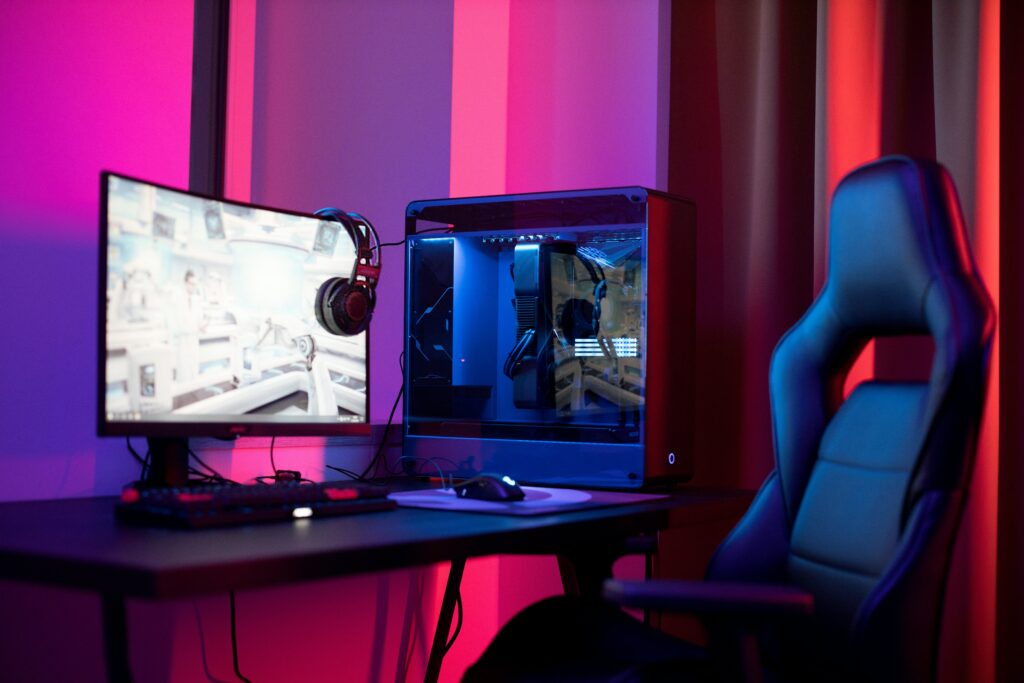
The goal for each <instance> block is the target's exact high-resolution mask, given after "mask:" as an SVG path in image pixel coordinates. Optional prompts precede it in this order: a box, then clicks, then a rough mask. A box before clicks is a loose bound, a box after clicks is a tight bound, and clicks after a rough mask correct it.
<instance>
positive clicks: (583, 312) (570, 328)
mask: <svg viewBox="0 0 1024 683" xmlns="http://www.w3.org/2000/svg"><path fill="white" fill-rule="evenodd" d="M559 246H561V245H559ZM560 253H571V254H572V255H573V256H575V257H576V259H577V260H578V261H579V262H580V263H582V264H583V266H584V267H585V268H586V269H587V273H588V274H589V275H590V280H591V282H593V283H594V303H590V302H589V301H587V300H586V299H577V298H572V299H569V300H568V301H566V302H565V303H564V304H563V305H562V313H561V314H560V315H559V317H558V326H559V327H560V328H562V334H564V335H565V338H566V341H568V342H569V344H575V343H576V340H577V339H581V338H587V337H596V336H597V334H598V332H600V331H601V300H602V299H604V298H605V297H606V296H607V295H608V281H607V280H606V279H605V275H604V268H602V267H601V264H600V263H598V262H597V261H594V260H592V259H591V258H589V257H588V256H587V255H586V254H582V253H580V252H579V251H577V250H576V248H575V245H572V249H571V251H568V252H566V251H564V249H563V250H560ZM510 272H511V273H512V279H513V280H515V277H516V275H515V266H514V265H513V266H512V267H511V268H510ZM512 303H513V306H514V305H515V300H514V299H513V301H512ZM536 336H537V331H536V330H535V329H533V328H530V329H527V330H526V331H525V332H524V333H523V336H522V337H520V338H519V340H518V341H517V342H516V345H515V346H514V347H513V348H512V350H511V351H509V353H508V356H507V357H506V358H505V364H504V366H503V367H502V371H503V372H504V374H505V376H506V377H508V378H509V379H514V378H515V376H516V375H517V374H519V372H520V370H521V369H522V367H523V359H524V358H525V356H526V353H527V350H528V349H529V348H530V346H531V345H532V343H533V341H534V339H535V338H536ZM543 347H544V349H545V351H541V352H540V353H546V348H547V341H544V342H543ZM542 362H544V361H542Z"/></svg>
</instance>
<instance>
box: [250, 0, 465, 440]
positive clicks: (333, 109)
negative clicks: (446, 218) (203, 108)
mask: <svg viewBox="0 0 1024 683" xmlns="http://www.w3.org/2000/svg"><path fill="white" fill-rule="evenodd" d="M451 46H452V3H451V2H450V1H446V2H428V3H423V2H414V1H412V0H392V1H389V2H382V3H372V2H366V3H362V2H346V3H337V2H308V3H281V2H261V3H260V4H259V5H258V7H257V11H256V61H255V88H254V90H255V92H254V106H253V109H254V112H255V115H254V121H253V159H252V198H253V201H255V202H258V203H263V204H269V205H271V206H286V207H291V208H295V209H301V210H307V211H313V210H316V209H318V208H320V207H323V206H339V207H341V208H343V209H346V210H348V211H358V212H360V213H363V214H365V215H366V216H367V217H368V218H369V219H370V220H371V221H373V223H374V225H375V226H376V227H377V229H378V231H379V232H380V235H381V239H382V240H383V241H386V242H388V241H396V240H399V239H401V238H402V236H403V234H404V230H405V225H404V219H405V206H406V204H408V203H409V202H410V201H412V200H414V199H425V198H433V197H446V196H448V176H449V136H450V128H451V118H450V116H451V73H452V47H451ZM402 263H403V252H402V249H401V248H399V247H390V248H388V249H387V250H386V251H385V252H384V256H383V264H384V270H383V272H382V276H381V283H380V285H379V287H378V289H377V294H378V304H377V309H376V313H375V315H374V319H373V327H372V328H371V335H370V339H371V349H370V363H371V366H370V373H371V378H372V379H371V387H370V415H371V420H372V421H373V422H374V423H383V422H384V421H385V420H386V419H387V415H388V411H389V410H390V408H391V405H392V403H393V401H394V397H395V392H397V391H398V388H399V387H400V385H401V374H400V373H399V370H398V354H399V353H400V352H401V350H402V343H403V334H404V331H403V324H402V310H403V289H404V284H403V282H404V275H403V265H402ZM400 416H401V413H399V417H400Z"/></svg>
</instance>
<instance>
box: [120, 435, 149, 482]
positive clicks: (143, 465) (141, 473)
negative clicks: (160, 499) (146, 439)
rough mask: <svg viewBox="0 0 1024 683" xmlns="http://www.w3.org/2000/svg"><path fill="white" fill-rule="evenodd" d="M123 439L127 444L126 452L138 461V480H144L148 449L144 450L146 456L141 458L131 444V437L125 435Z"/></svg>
mask: <svg viewBox="0 0 1024 683" xmlns="http://www.w3.org/2000/svg"><path fill="white" fill-rule="evenodd" d="M124 440H125V443H127V444H128V452H129V453H131V455H132V457H133V458H135V462H137V463H139V481H146V475H147V474H149V451H146V457H145V458H143V457H142V456H141V455H139V452H138V451H136V450H135V447H134V446H132V437H130V436H126V437H124Z"/></svg>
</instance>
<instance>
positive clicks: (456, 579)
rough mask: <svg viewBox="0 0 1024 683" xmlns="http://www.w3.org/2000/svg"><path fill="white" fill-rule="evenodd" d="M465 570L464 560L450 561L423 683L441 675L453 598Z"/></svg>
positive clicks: (453, 609) (450, 621) (450, 625)
mask: <svg viewBox="0 0 1024 683" xmlns="http://www.w3.org/2000/svg"><path fill="white" fill-rule="evenodd" d="M465 568H466V558H464V557H463V558H459V559H455V560H452V566H451V569H449V570H448V583H447V584H446V585H445V587H444V598H443V599H442V600H441V612H440V614H438V615H437V628H436V629H435V630H434V642H433V644H432V645H431V646H430V658H429V659H428V660H427V672H426V673H425V674H424V675H423V682H424V683H437V679H438V677H439V676H440V675H441V661H442V660H443V659H444V655H445V650H444V649H445V646H447V645H448V632H449V631H450V630H451V627H452V615H453V614H454V613H455V597H456V596H457V595H458V594H459V587H460V586H461V585H462V572H463V570H465Z"/></svg>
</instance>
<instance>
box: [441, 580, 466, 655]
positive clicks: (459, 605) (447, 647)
mask: <svg viewBox="0 0 1024 683" xmlns="http://www.w3.org/2000/svg"><path fill="white" fill-rule="evenodd" d="M455 607H457V608H458V614H459V619H458V621H456V622H455V632H454V633H452V637H451V639H450V640H449V641H448V643H447V644H446V645H445V646H444V654H448V650H451V649H452V645H454V644H455V639H456V638H458V637H459V633H460V632H461V631H462V590H461V589H460V590H459V592H458V593H456V594H455Z"/></svg>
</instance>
